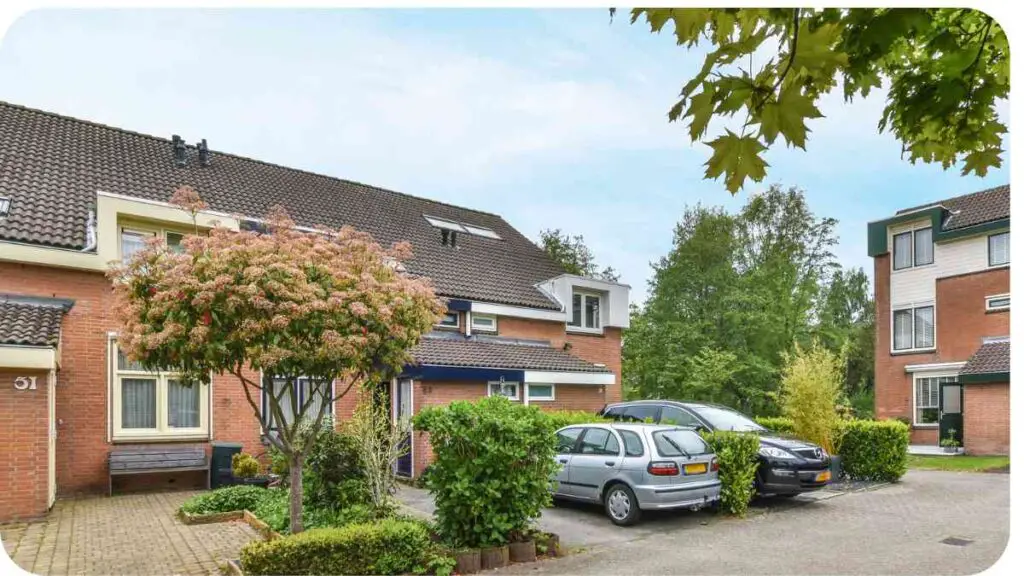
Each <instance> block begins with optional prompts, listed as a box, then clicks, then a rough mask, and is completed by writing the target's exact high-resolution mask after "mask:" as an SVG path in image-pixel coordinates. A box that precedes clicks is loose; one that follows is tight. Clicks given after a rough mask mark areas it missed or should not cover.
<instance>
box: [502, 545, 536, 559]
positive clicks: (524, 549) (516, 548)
mask: <svg viewBox="0 0 1024 576" xmlns="http://www.w3.org/2000/svg"><path fill="white" fill-rule="evenodd" d="M508 558H509V560H510V561H512V562H533V561H535V560H536V559H537V544H536V543H535V542H534V541H533V540H525V541H523V542H510V543H509V545H508Z"/></svg>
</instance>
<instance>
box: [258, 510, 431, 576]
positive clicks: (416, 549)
mask: <svg viewBox="0 0 1024 576" xmlns="http://www.w3.org/2000/svg"><path fill="white" fill-rule="evenodd" d="M429 549H430V534H429V532H428V530H427V528H426V527H425V526H424V525H423V524H421V523H419V522H410V521H408V520H397V519H388V520H381V521H379V522H374V523H367V524H351V525H348V526H345V527H343V528H315V529H312V530H307V531H305V532H302V533H300V534H295V535H292V536H286V537H284V538H279V539H277V540H271V541H269V542H258V541H257V542H250V543H249V544H247V545H246V546H245V547H244V548H242V553H241V562H242V569H243V570H244V571H245V573H246V574H409V573H412V572H422V571H424V569H425V563H426V562H427V561H428V559H427V556H428V554H427V552H428V550H429Z"/></svg>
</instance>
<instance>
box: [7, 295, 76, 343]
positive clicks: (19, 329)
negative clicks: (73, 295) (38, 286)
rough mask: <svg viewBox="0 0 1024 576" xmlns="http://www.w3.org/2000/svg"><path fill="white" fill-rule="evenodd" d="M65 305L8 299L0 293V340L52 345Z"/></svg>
mask: <svg viewBox="0 0 1024 576" xmlns="http://www.w3.org/2000/svg"><path fill="white" fill-rule="evenodd" d="M65 310H66V308H64V307H63V306H61V305H54V304H36V303H25V302H20V301H12V300H8V299H6V298H5V297H4V296H0V344H9V345H10V344H13V345H16V346H56V345H57V344H58V342H59V340H60V324H61V321H62V320H63V319H64V312H65Z"/></svg>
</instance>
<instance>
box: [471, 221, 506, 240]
mask: <svg viewBox="0 0 1024 576" xmlns="http://www.w3.org/2000/svg"><path fill="white" fill-rule="evenodd" d="M462 227H463V228H465V229H466V232H469V233H470V234H473V235H474V236H483V237H484V238H494V239H495V240H501V236H498V233H497V232H495V231H494V230H491V229H490V228H484V227H483V226H473V225H472V224H466V223H465V222H463V224H462Z"/></svg>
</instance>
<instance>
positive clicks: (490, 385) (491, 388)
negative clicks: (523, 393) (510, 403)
mask: <svg viewBox="0 0 1024 576" xmlns="http://www.w3.org/2000/svg"><path fill="white" fill-rule="evenodd" d="M494 386H514V387H515V390H516V394H515V396H506V395H505V394H501V393H500V392H499V393H498V394H495V393H494ZM519 388H520V386H519V382H501V381H497V380H492V381H490V382H488V383H487V395H488V396H502V397H504V398H508V399H509V400H514V401H518V400H519Z"/></svg>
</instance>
